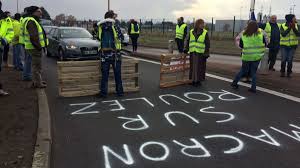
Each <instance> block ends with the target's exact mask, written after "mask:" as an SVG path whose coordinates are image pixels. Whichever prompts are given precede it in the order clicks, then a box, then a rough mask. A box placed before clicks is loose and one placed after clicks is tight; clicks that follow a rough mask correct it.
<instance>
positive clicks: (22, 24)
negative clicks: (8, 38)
mask: <svg viewBox="0 0 300 168" xmlns="http://www.w3.org/2000/svg"><path fill="white" fill-rule="evenodd" d="M27 19H28V18H27V17H26V18H23V19H22V21H21V30H20V31H21V32H20V37H19V43H20V44H24V36H25V35H24V34H25V32H24V26H25V23H26V21H27Z"/></svg>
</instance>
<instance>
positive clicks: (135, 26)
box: [133, 23, 139, 32]
mask: <svg viewBox="0 0 300 168" xmlns="http://www.w3.org/2000/svg"><path fill="white" fill-rule="evenodd" d="M133 28H134V31H135V32H138V31H139V25H138V24H137V23H136V24H134V26H133Z"/></svg>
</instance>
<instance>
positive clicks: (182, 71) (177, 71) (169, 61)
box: [160, 54, 191, 88]
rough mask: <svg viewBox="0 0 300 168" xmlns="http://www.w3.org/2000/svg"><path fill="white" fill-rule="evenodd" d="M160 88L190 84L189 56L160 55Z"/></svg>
mask: <svg viewBox="0 0 300 168" xmlns="http://www.w3.org/2000/svg"><path fill="white" fill-rule="evenodd" d="M160 61H161V66H160V87H161V88H167V87H173V86H178V85H182V84H187V83H190V82H191V81H190V80H189V72H190V64H189V62H190V61H189V56H188V55H185V54H177V55H174V54H168V55H166V54H163V55H161V60H160Z"/></svg>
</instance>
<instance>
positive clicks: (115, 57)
mask: <svg viewBox="0 0 300 168" xmlns="http://www.w3.org/2000/svg"><path fill="white" fill-rule="evenodd" d="M110 66H112V68H113V71H114V77H115V84H116V93H117V95H118V96H123V95H124V91H123V84H122V78H121V74H122V73H121V66H122V62H121V56H120V55H119V53H113V52H110V53H104V54H103V55H102V56H101V72H102V80H101V85H100V95H101V97H106V95H107V92H108V78H109V69H110Z"/></svg>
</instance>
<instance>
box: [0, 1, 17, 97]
mask: <svg viewBox="0 0 300 168" xmlns="http://www.w3.org/2000/svg"><path fill="white" fill-rule="evenodd" d="M0 23H1V24H0V72H1V70H2V56H3V48H4V46H6V45H7V44H9V43H10V42H11V41H12V39H13V37H14V31H13V25H12V22H11V20H9V19H7V16H6V15H5V14H4V12H3V11H2V2H1V1H0ZM6 95H8V93H7V92H5V91H4V90H3V86H2V84H1V83H0V96H6Z"/></svg>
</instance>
